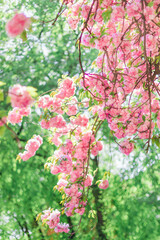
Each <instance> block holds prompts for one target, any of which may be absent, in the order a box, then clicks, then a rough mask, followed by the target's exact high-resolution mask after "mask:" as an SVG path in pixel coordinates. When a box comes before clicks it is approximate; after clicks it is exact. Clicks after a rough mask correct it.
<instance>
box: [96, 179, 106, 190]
mask: <svg viewBox="0 0 160 240" xmlns="http://www.w3.org/2000/svg"><path fill="white" fill-rule="evenodd" d="M98 187H99V188H101V189H106V188H108V187H109V182H108V180H101V181H100V183H99V185H98Z"/></svg>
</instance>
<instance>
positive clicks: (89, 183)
mask: <svg viewBox="0 0 160 240" xmlns="http://www.w3.org/2000/svg"><path fill="white" fill-rule="evenodd" d="M92 181H93V177H92V175H90V174H88V175H87V177H86V179H85V181H84V186H85V187H89V186H91V185H92Z"/></svg>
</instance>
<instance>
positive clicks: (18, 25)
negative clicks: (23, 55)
mask: <svg viewBox="0 0 160 240" xmlns="http://www.w3.org/2000/svg"><path fill="white" fill-rule="evenodd" d="M30 24H31V20H30V18H28V17H26V16H25V15H24V14H23V13H16V14H15V16H14V17H13V18H12V19H11V20H10V21H9V22H8V23H7V24H6V32H7V34H8V36H9V37H16V36H17V35H20V34H21V33H22V32H23V31H24V30H25V29H26V28H28V27H29V26H30Z"/></svg>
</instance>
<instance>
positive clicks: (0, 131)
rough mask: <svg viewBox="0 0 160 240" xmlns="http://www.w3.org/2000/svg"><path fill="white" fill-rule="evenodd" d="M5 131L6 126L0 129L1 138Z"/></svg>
mask: <svg viewBox="0 0 160 240" xmlns="http://www.w3.org/2000/svg"><path fill="white" fill-rule="evenodd" d="M5 130H6V128H5V126H1V127H0V137H2V136H3V135H4V132H5Z"/></svg>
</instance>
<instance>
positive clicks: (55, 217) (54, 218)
mask: <svg viewBox="0 0 160 240" xmlns="http://www.w3.org/2000/svg"><path fill="white" fill-rule="evenodd" d="M59 221H60V212H59V211H58V210H57V209H56V210H54V211H53V212H52V213H51V214H50V215H49V217H48V218H47V222H46V223H47V224H48V226H49V228H55V227H56V226H57V224H58V223H59Z"/></svg>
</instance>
